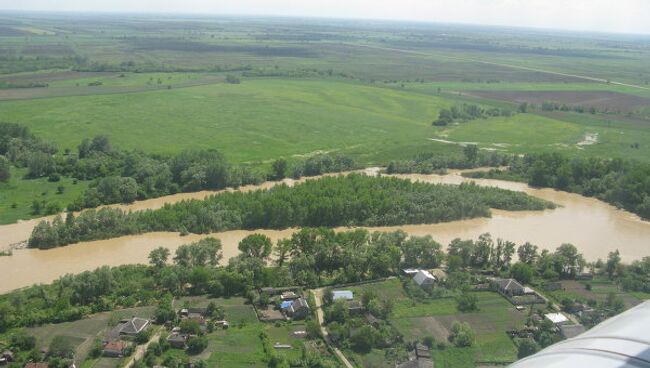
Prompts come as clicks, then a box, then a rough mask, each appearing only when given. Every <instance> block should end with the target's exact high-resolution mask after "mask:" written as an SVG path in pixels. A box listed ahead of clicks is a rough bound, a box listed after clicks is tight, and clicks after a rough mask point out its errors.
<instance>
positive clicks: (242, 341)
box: [207, 323, 266, 368]
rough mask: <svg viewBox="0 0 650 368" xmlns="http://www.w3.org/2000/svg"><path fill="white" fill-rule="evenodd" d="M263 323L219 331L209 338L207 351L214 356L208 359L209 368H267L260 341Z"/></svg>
mask: <svg viewBox="0 0 650 368" xmlns="http://www.w3.org/2000/svg"><path fill="white" fill-rule="evenodd" d="M263 328H264V324H262V323H254V324H248V325H245V326H243V327H237V326H233V327H231V328H229V329H228V330H225V331H224V330H218V331H217V332H215V333H214V334H211V335H210V336H209V344H208V348H207V350H209V351H210V352H211V353H212V354H211V355H210V357H209V358H208V359H207V363H208V366H209V367H215V366H216V367H229V368H238V367H260V368H261V367H266V364H265V363H263V361H262V360H263V358H264V356H265V355H264V351H263V349H262V342H261V340H260V335H259V334H260V331H262V329H263Z"/></svg>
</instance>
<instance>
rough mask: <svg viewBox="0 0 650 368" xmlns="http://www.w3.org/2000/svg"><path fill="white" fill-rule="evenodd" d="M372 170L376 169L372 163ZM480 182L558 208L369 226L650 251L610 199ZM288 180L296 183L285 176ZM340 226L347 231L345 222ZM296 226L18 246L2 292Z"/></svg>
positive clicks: (649, 230) (4, 231)
mask: <svg viewBox="0 0 650 368" xmlns="http://www.w3.org/2000/svg"><path fill="white" fill-rule="evenodd" d="M367 172H368V173H369V174H373V173H375V172H376V169H369V170H367ZM396 176H397V177H401V178H409V179H411V180H419V181H424V182H429V183H446V184H460V183H461V182H463V181H468V180H470V179H465V178H463V177H462V176H461V175H460V173H459V172H456V171H455V172H451V173H450V174H448V175H444V176H439V175H396ZM471 180H472V181H475V182H476V183H478V184H480V185H485V186H496V187H500V188H504V189H510V190H515V191H522V192H526V193H528V194H530V195H533V196H536V197H539V198H543V199H546V200H549V201H552V202H554V203H556V204H558V205H560V207H558V208H557V209H555V210H547V211H530V212H528V211H527V212H509V211H499V210H493V211H492V217H491V218H479V219H472V220H464V221H454V222H449V223H441V224H433V225H406V226H395V227H380V228H371V229H370V230H379V231H392V230H397V229H403V230H404V231H406V232H407V233H409V234H411V235H431V236H433V238H434V239H436V240H437V241H438V242H440V243H442V244H448V243H449V242H450V241H451V240H452V239H454V238H472V239H475V238H477V237H478V236H479V235H480V234H483V233H486V232H489V233H491V234H492V236H493V238H495V239H496V238H502V239H507V240H511V241H514V242H516V243H517V244H521V243H523V242H526V241H530V242H531V243H533V244H536V245H538V246H539V247H540V248H543V249H555V248H556V247H558V246H559V245H561V244H562V243H572V244H574V245H575V246H576V247H578V249H579V250H580V251H581V252H582V253H583V254H584V255H585V257H586V258H587V259H588V260H595V259H597V258H603V259H604V258H605V257H607V253H608V252H609V251H611V250H614V249H616V248H618V249H619V250H620V252H621V257H622V258H623V260H624V261H632V260H635V259H639V258H641V257H644V256H650V222H644V221H642V220H640V219H639V218H638V217H637V216H635V215H633V214H631V213H629V212H626V211H622V210H618V209H616V208H615V207H613V206H610V205H608V204H606V203H604V202H601V201H599V200H596V199H593V198H586V197H583V196H580V195H577V194H571V193H566V192H559V191H555V190H552V189H533V188H529V187H528V186H527V185H525V184H522V183H513V182H506V181H499V180H476V179H471ZM285 182H286V183H287V184H289V185H291V184H293V183H294V181H292V180H286V181H285ZM273 185H275V183H264V184H262V185H261V186H257V187H254V186H249V187H244V188H241V190H252V189H256V188H269V187H271V186H273ZM214 193H215V192H199V193H183V194H177V195H172V196H167V197H163V198H157V199H153V200H147V201H141V202H137V203H134V204H131V205H121V206H119V207H122V208H124V209H130V210H142V209H148V208H152V209H153V208H160V207H161V206H162V205H163V204H165V203H171V202H177V201H180V200H183V199H190V198H204V197H206V196H208V195H211V194H214ZM36 223H37V221H35V220H32V221H25V222H22V223H18V224H12V225H4V226H0V247H6V246H8V245H9V244H12V243H16V242H20V241H24V240H25V239H27V238H28V237H29V234H30V232H31V229H32V228H33V226H34V224H36ZM338 230H344V228H339V229H338ZM293 231H294V229H287V230H280V231H276V230H259V231H241V230H237V231H227V232H221V233H215V234H210V235H189V236H185V237H181V236H180V235H179V234H178V233H166V232H158V233H148V234H142V235H133V236H125V237H120V238H115V239H109V240H99V241H92V242H84V243H78V244H73V245H69V246H66V247H60V248H56V249H50V250H36V249H19V250H15V251H14V252H13V256H11V257H0V270H1V271H2V275H3V277H2V278H0V293H2V292H6V291H9V290H13V289H16V288H20V287H24V286H28V285H31V284H34V283H48V282H51V281H53V280H55V279H57V278H58V277H60V276H62V275H65V274H67V273H79V272H83V271H86V270H92V269H95V268H97V267H100V266H103V265H109V266H117V265H122V264H135V263H147V256H148V254H149V252H150V251H151V250H152V249H154V248H157V247H159V246H163V247H167V248H170V250H171V251H172V252H173V251H174V250H175V249H176V248H177V247H178V246H180V245H181V244H186V243H189V242H192V241H196V240H198V239H201V238H202V237H206V236H214V237H217V238H219V239H221V241H222V243H223V253H224V261H226V260H227V259H229V258H230V257H232V256H235V255H237V253H238V250H237V244H238V243H239V241H240V240H241V239H242V238H244V237H245V236H246V235H249V234H251V233H253V232H260V233H264V234H266V235H268V236H269V237H271V238H272V239H273V240H276V239H280V238H284V237H287V236H290V235H291V233H292V232H293Z"/></svg>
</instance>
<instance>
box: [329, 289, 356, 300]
mask: <svg viewBox="0 0 650 368" xmlns="http://www.w3.org/2000/svg"><path fill="white" fill-rule="evenodd" d="M339 299H343V300H352V299H354V294H353V293H352V290H334V291H333V292H332V300H339Z"/></svg>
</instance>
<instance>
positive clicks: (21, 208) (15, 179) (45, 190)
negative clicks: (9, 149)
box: [0, 167, 88, 224]
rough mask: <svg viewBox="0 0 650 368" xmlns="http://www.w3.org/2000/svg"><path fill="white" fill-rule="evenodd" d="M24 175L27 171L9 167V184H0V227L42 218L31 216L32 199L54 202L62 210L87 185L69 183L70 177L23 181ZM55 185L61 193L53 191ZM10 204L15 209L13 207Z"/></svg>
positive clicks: (84, 183)
mask: <svg viewBox="0 0 650 368" xmlns="http://www.w3.org/2000/svg"><path fill="white" fill-rule="evenodd" d="M26 173H27V169H16V168H15V167H12V170H11V179H10V180H9V182H7V183H0V224H8V223H12V222H16V220H18V219H22V220H25V219H29V218H33V217H40V216H43V214H36V215H35V214H33V213H32V202H34V201H35V200H38V201H45V202H47V203H57V204H59V205H60V207H61V208H65V207H66V206H67V205H68V204H69V203H70V202H72V201H73V200H74V199H75V198H77V197H78V196H79V195H80V194H81V192H83V191H84V190H85V189H86V187H87V186H88V182H84V181H78V182H77V184H73V179H70V178H62V179H61V181H59V182H56V183H53V182H49V181H48V180H47V178H39V179H23V177H24V176H25V174H26ZM59 186H62V187H63V193H62V194H59V193H58V191H57V189H58V187H59ZM14 204H15V205H16V206H15V207H16V208H13V205H14Z"/></svg>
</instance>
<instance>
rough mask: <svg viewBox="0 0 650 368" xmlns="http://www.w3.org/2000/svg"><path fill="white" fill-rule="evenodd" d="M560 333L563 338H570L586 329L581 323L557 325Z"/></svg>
mask: <svg viewBox="0 0 650 368" xmlns="http://www.w3.org/2000/svg"><path fill="white" fill-rule="evenodd" d="M559 329H560V335H562V337H564V338H565V339H572V338H574V337H576V336H578V335H580V334H582V333H583V332H585V331H586V329H585V326H583V325H573V324H564V325H560V326H559Z"/></svg>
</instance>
